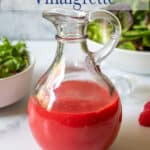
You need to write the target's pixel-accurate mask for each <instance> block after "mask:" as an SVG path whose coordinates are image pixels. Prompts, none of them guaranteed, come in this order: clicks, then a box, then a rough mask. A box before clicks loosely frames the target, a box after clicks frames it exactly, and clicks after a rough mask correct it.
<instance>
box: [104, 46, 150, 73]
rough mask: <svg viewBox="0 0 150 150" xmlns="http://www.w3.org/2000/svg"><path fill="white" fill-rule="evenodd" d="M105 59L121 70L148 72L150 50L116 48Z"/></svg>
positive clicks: (149, 69) (149, 71)
mask: <svg viewBox="0 0 150 150" xmlns="http://www.w3.org/2000/svg"><path fill="white" fill-rule="evenodd" d="M105 61H106V63H108V64H110V65H113V66H115V67H117V68H119V69H121V70H125V71H128V72H132V73H137V74H145V75H148V74H150V52H139V51H130V50H124V49H118V48H117V49H115V50H114V51H113V52H112V54H110V56H109V57H108V58H107V59H106V60H105Z"/></svg>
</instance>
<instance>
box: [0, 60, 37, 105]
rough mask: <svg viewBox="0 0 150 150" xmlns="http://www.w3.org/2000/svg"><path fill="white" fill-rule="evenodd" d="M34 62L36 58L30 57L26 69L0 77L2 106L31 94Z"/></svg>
mask: <svg viewBox="0 0 150 150" xmlns="http://www.w3.org/2000/svg"><path fill="white" fill-rule="evenodd" d="M34 63H35V61H34V58H33V57H30V65H29V66H28V67H27V68H26V69H25V70H23V71H22V72H20V73H17V74H16V75H13V76H10V77H8V78H2V79H0V108H2V107H5V106H8V105H11V104H13V103H16V102H17V101H19V100H21V99H22V98H24V97H25V96H26V95H27V94H29V92H30V90H31V83H32V73H33V68H34Z"/></svg>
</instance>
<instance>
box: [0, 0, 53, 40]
mask: <svg viewBox="0 0 150 150" xmlns="http://www.w3.org/2000/svg"><path fill="white" fill-rule="evenodd" d="M54 34H55V29H54V27H53V26H52V25H51V24H48V22H47V21H44V19H42V16H41V11H40V7H39V5H37V3H36V0H0V37H2V36H6V37H8V38H9V39H12V40H18V39H23V40H47V39H53V38H54Z"/></svg>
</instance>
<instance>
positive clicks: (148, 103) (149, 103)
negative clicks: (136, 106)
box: [144, 101, 150, 111]
mask: <svg viewBox="0 0 150 150" xmlns="http://www.w3.org/2000/svg"><path fill="white" fill-rule="evenodd" d="M146 110H149V111H150V101H149V102H147V103H146V104H145V105H144V111H146Z"/></svg>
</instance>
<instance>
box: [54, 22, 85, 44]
mask: <svg viewBox="0 0 150 150" xmlns="http://www.w3.org/2000/svg"><path fill="white" fill-rule="evenodd" d="M56 38H57V39H58V40H59V39H62V40H66V41H76V40H84V39H85V38H87V34H86V27H85V24H77V23H64V24H63V23H61V24H59V25H57V36H56ZM78 42H80V41H78Z"/></svg>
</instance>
